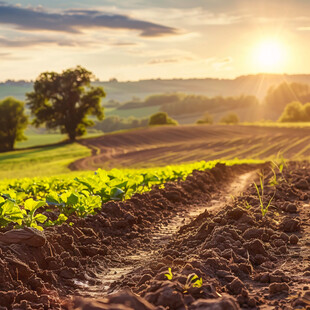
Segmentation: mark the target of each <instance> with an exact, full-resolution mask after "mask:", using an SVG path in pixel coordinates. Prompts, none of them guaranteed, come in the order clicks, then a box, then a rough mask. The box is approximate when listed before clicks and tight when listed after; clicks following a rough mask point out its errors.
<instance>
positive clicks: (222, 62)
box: [212, 57, 233, 70]
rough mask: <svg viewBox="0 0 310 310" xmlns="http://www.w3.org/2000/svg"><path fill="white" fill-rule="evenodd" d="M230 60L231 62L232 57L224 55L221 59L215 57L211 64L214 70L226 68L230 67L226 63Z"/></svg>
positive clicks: (229, 62)
mask: <svg viewBox="0 0 310 310" xmlns="http://www.w3.org/2000/svg"><path fill="white" fill-rule="evenodd" d="M232 62H233V59H232V58H231V57H225V58H222V59H216V60H215V61H214V62H213V64H212V66H213V67H214V68H215V69H216V70H227V69H230V67H229V66H228V65H229V64H231V63H232Z"/></svg>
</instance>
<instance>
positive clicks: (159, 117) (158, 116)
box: [149, 112, 178, 126]
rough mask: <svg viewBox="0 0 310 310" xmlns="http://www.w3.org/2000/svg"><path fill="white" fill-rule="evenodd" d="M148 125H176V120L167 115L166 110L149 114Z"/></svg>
mask: <svg viewBox="0 0 310 310" xmlns="http://www.w3.org/2000/svg"><path fill="white" fill-rule="evenodd" d="M149 125H150V126H152V125H178V122H177V121H176V120H174V119H172V118H171V117H169V116H168V114H167V113H166V112H158V113H155V114H153V115H151V116H150V119H149Z"/></svg>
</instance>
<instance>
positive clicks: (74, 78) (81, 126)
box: [27, 66, 105, 141]
mask: <svg viewBox="0 0 310 310" xmlns="http://www.w3.org/2000/svg"><path fill="white" fill-rule="evenodd" d="M92 78H93V75H92V73H91V72H89V71H87V70H86V69H84V68H82V67H80V66H78V67H76V68H75V69H68V70H65V71H63V72H62V73H56V72H44V73H42V74H40V76H39V77H38V78H37V80H36V81H35V83H34V91H33V92H31V93H28V94H27V104H28V106H29V107H30V109H31V112H32V114H33V115H34V117H35V118H34V120H33V124H34V125H35V126H37V127H38V126H40V125H42V124H45V125H46V127H47V128H49V129H54V128H60V130H61V132H62V133H67V134H68V136H69V139H70V141H74V140H75V139H76V137H78V136H82V135H83V134H85V133H86V127H88V126H92V125H94V123H93V121H92V120H90V119H88V118H87V115H95V116H96V117H97V118H98V119H99V120H102V119H103V117H104V114H103V108H102V107H101V104H100V103H101V98H103V97H105V92H104V90H103V88H101V87H93V86H91V85H90V82H91V79H92Z"/></svg>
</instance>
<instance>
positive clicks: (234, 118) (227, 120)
mask: <svg viewBox="0 0 310 310" xmlns="http://www.w3.org/2000/svg"><path fill="white" fill-rule="evenodd" d="M220 123H224V124H238V123H239V116H238V115H237V114H236V113H229V114H227V115H225V116H223V117H222V118H221V119H220Z"/></svg>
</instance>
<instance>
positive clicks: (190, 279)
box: [183, 273, 202, 293]
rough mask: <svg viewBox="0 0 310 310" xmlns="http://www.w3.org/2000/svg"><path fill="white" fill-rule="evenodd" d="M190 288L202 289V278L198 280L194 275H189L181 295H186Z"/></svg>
mask: <svg viewBox="0 0 310 310" xmlns="http://www.w3.org/2000/svg"><path fill="white" fill-rule="evenodd" d="M195 280H196V281H195ZM191 287H198V288H199V287H202V278H199V277H198V276H197V275H196V273H191V274H189V275H188V276H187V280H186V283H185V285H184V291H183V293H186V292H187V291H188V290H189V289H190V288H191Z"/></svg>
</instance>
